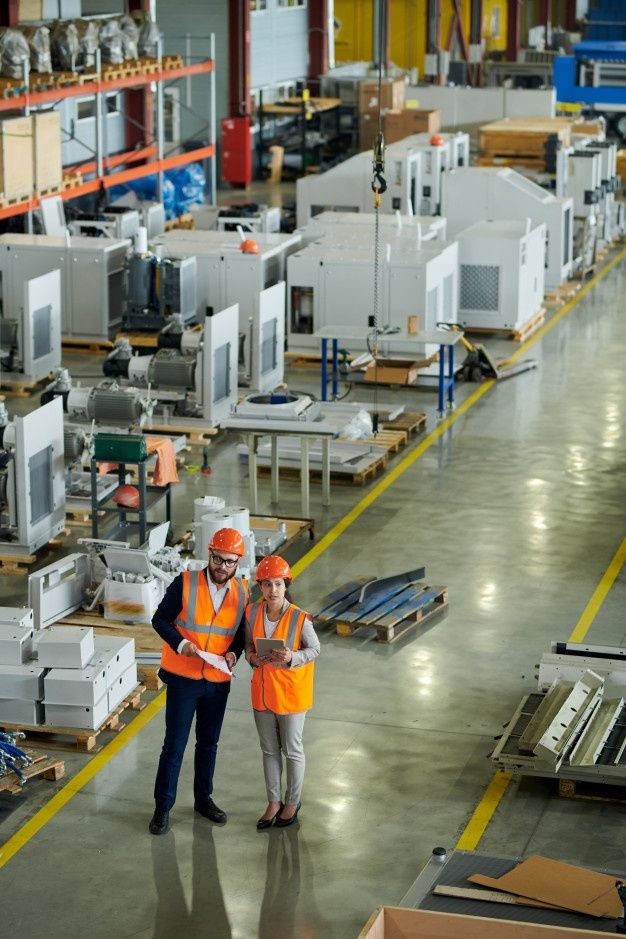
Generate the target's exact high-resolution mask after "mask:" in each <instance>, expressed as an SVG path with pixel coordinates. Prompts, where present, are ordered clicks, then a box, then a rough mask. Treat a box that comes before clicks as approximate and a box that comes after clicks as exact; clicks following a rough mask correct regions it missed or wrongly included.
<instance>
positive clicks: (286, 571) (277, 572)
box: [256, 554, 293, 586]
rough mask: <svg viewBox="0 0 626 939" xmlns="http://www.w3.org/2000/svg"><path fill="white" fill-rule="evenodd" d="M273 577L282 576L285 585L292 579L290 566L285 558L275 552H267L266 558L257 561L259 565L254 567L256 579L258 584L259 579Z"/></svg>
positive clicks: (271, 578)
mask: <svg viewBox="0 0 626 939" xmlns="http://www.w3.org/2000/svg"><path fill="white" fill-rule="evenodd" d="M274 577H282V579H283V580H286V581H287V586H289V584H290V583H291V581H292V579H293V577H292V574H291V568H290V567H289V565H288V564H287V562H286V561H285V559H284V558H280V557H278V555H277V554H268V556H267V557H266V558H263V560H262V561H259V566H258V567H257V569H256V580H257V583H258V584H260V583H261V581H263V580H273V579H274Z"/></svg>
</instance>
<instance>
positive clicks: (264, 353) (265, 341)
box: [261, 319, 278, 375]
mask: <svg viewBox="0 0 626 939" xmlns="http://www.w3.org/2000/svg"><path fill="white" fill-rule="evenodd" d="M277 325H278V324H277V322H276V320H275V319H273V320H269V321H268V322H267V323H263V326H262V327H261V374H262V375H267V373H268V372H273V371H274V369H275V368H276V365H277V361H276V359H277V356H276V345H277V336H276V332H277Z"/></svg>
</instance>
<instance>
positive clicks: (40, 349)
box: [21, 270, 61, 381]
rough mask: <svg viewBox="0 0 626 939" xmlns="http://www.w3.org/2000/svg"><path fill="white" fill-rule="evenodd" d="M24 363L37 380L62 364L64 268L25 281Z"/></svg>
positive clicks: (25, 369)
mask: <svg viewBox="0 0 626 939" xmlns="http://www.w3.org/2000/svg"><path fill="white" fill-rule="evenodd" d="M21 319H22V324H21V325H22V340H23V345H22V366H23V371H24V374H25V375H26V376H27V377H28V378H29V379H31V380H33V381H38V380H39V379H40V378H45V377H46V376H47V375H48V374H49V373H50V372H52V371H53V370H54V369H55V368H58V367H59V366H60V365H61V271H60V270H56V271H50V273H49V274H42V275H41V276H40V277H33V279H32V280H28V281H26V283H25V284H24V306H23V308H22V317H21Z"/></svg>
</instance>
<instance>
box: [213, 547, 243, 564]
mask: <svg viewBox="0 0 626 939" xmlns="http://www.w3.org/2000/svg"><path fill="white" fill-rule="evenodd" d="M211 560H212V561H213V563H214V564H215V566H216V567H235V565H236V564H238V563H239V558H235V560H234V561H231V560H230V558H223V557H222V555H221V554H214V553H213V552H212V551H211Z"/></svg>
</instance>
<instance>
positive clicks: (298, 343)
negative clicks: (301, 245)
mask: <svg viewBox="0 0 626 939" xmlns="http://www.w3.org/2000/svg"><path fill="white" fill-rule="evenodd" d="M373 271H374V249H373V246H371V245H361V246H359V247H356V246H354V245H351V244H350V245H346V244H339V245H337V244H326V243H325V242H323V241H322V242H320V243H319V244H311V245H309V247H308V248H305V249H304V250H303V251H299V252H298V253H297V254H294V255H292V256H291V257H290V258H289V261H288V275H287V285H288V298H289V299H288V303H289V333H288V341H289V348H290V349H307V348H309V349H310V348H314V347H315V348H316V347H317V346H318V344H319V340H318V339H316V338H315V337H314V335H313V334H314V333H315V332H316V330H318V329H320V328H321V327H322V326H326V325H334V324H337V323H341V324H342V325H344V326H348V325H355V326H359V327H364V326H367V323H368V317H369V316H370V315H371V314H372V289H373V288H372V285H373ZM457 276H458V246H457V244H456V242H449V241H431V242H426V243H422V244H421V245H420V246H416V245H415V244H412V243H405V244H402V243H400V244H396V245H394V246H393V248H391V247H389V248H387V249H386V250H385V253H384V257H383V259H382V261H381V265H380V288H379V289H380V295H381V298H382V299H381V311H382V312H381V323H380V325H381V326H382V327H390V328H393V327H398V328H399V329H401V330H403V331H404V330H406V328H407V319H408V317H409V316H410V315H415V314H416V315H417V316H418V320H419V327H420V329H421V330H433V329H436V326H437V323H438V322H441V321H445V322H456V321H457V306H458V296H457V293H458V286H457ZM385 344H386V345H387V340H386V341H385ZM361 345H362V347H363V348H364V344H361ZM358 346H359V343H358V342H357V343H351V347H354V348H355V349H356V348H357V347H358ZM388 347H389V349H390V351H393V352H409V353H414V352H415V346H412V347H410V348H405V347H404V346H403V344H402V343H401V342H395V343H394V342H393V339H390V340H389V343H388Z"/></svg>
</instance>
